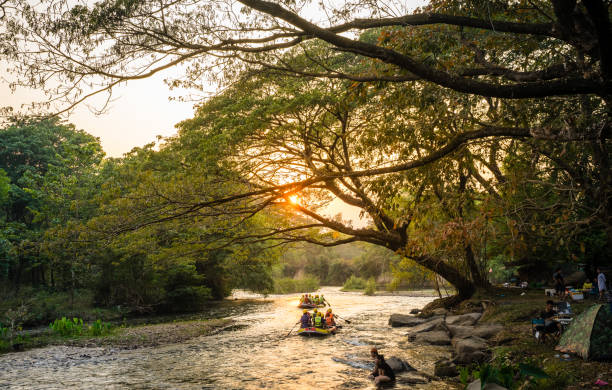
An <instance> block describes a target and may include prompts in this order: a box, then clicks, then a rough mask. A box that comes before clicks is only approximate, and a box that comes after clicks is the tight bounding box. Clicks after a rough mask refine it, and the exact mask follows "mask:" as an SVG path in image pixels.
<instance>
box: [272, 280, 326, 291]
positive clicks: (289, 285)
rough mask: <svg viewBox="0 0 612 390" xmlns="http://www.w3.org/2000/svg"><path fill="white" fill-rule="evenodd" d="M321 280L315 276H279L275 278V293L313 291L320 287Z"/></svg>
mask: <svg viewBox="0 0 612 390" xmlns="http://www.w3.org/2000/svg"><path fill="white" fill-rule="evenodd" d="M319 287H320V286H319V281H318V280H317V278H316V277H314V276H305V277H303V278H301V279H293V278H279V279H275V280H274V293H275V294H293V293H311V292H313V291H316V290H318V289H319Z"/></svg>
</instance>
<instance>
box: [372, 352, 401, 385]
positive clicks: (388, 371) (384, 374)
mask: <svg viewBox="0 0 612 390" xmlns="http://www.w3.org/2000/svg"><path fill="white" fill-rule="evenodd" d="M370 356H372V359H374V371H372V372H371V373H370V375H371V376H373V377H374V384H376V385H379V384H381V383H386V382H393V381H394V380H395V373H394V372H393V369H392V368H391V367H390V366H389V365H388V364H387V362H385V357H384V356H383V355H380V354H379V353H378V350H377V349H376V347H372V349H371V350H370Z"/></svg>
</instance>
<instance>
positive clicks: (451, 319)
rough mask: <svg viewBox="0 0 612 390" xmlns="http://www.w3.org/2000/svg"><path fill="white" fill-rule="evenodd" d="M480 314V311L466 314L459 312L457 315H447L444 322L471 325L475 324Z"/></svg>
mask: <svg viewBox="0 0 612 390" xmlns="http://www.w3.org/2000/svg"><path fill="white" fill-rule="evenodd" d="M481 316H482V313H468V314H461V315H457V316H447V317H446V324H447V325H463V326H471V325H474V324H476V322H478V320H479V319H480V317H481Z"/></svg>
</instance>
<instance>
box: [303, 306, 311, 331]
mask: <svg viewBox="0 0 612 390" xmlns="http://www.w3.org/2000/svg"><path fill="white" fill-rule="evenodd" d="M303 313H304V314H302V317H301V318H300V327H301V328H310V327H311V326H312V321H311V317H310V313H309V312H308V310H306V309H304V312H303Z"/></svg>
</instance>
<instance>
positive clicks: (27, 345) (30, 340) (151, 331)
mask: <svg viewBox="0 0 612 390" xmlns="http://www.w3.org/2000/svg"><path fill="white" fill-rule="evenodd" d="M233 325H234V321H233V320H231V319H226V318H221V319H211V320H186V321H176V320H174V321H172V322H165V323H157V324H147V325H132V326H126V325H122V326H119V327H114V328H111V330H110V332H109V334H106V335H104V336H97V337H92V336H90V335H87V334H82V335H73V336H61V335H59V334H56V333H54V332H53V331H52V330H51V329H38V330H36V331H35V332H29V334H28V332H25V333H22V335H21V338H20V343H19V344H18V346H17V351H15V348H13V347H12V346H10V345H8V344H7V345H6V346H5V347H4V348H2V349H0V354H3V353H9V352H21V351H24V350H28V349H34V348H42V347H46V346H51V345H65V346H73V347H108V348H115V349H137V348H145V347H156V346H160V345H166V344H172V343H181V342H184V341H188V340H190V339H193V338H195V337H200V336H206V335H210V334H214V333H217V332H220V331H223V330H225V329H227V328H231V327H232V326H233Z"/></svg>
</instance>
